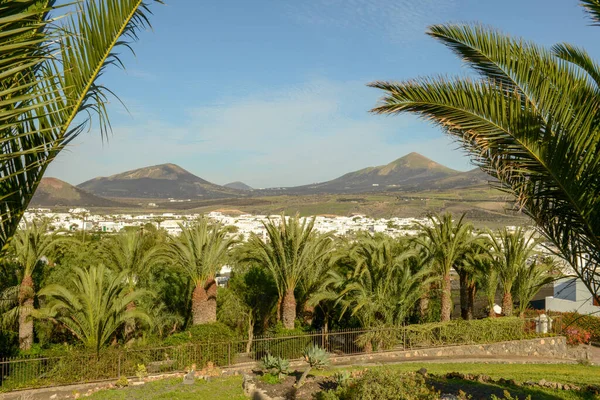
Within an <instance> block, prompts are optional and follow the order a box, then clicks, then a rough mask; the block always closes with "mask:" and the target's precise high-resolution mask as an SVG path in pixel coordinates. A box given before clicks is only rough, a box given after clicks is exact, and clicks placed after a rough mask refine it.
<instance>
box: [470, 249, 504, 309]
mask: <svg viewBox="0 0 600 400" xmlns="http://www.w3.org/2000/svg"><path fill="white" fill-rule="evenodd" d="M490 247H491V246H490ZM468 262H469V263H471V264H472V265H473V266H474V271H475V281H476V284H477V288H478V289H479V291H480V292H481V293H483V295H484V297H485V300H486V303H487V308H488V317H490V318H495V317H496V312H495V311H494V305H496V293H497V292H498V286H499V285H500V280H499V278H498V270H497V269H496V267H495V265H494V262H493V259H492V257H491V255H490V254H489V252H488V253H487V254H485V253H484V254H480V255H476V256H475V257H473V255H470V256H468Z"/></svg>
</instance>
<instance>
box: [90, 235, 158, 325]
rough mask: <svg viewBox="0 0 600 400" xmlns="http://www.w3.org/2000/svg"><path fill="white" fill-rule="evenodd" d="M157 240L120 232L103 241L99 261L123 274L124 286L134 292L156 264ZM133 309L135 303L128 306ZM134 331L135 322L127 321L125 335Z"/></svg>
mask: <svg viewBox="0 0 600 400" xmlns="http://www.w3.org/2000/svg"><path fill="white" fill-rule="evenodd" d="M159 245H160V243H159V242H158V238H157V237H156V236H155V235H153V234H152V233H146V234H144V233H143V231H141V230H140V231H138V230H132V231H124V232H120V233H118V234H116V235H113V236H110V237H108V238H106V240H104V241H103V242H102V243H101V244H100V247H99V254H100V259H101V260H102V262H103V263H104V265H106V266H107V267H109V268H111V269H112V270H113V271H116V272H125V279H126V285H127V287H128V290H129V291H130V292H133V291H135V288H136V286H137V285H138V283H139V281H140V280H141V279H143V278H145V277H146V276H147V275H148V273H149V272H150V269H151V268H152V267H153V266H154V265H155V264H156V263H157V262H158V258H157V254H158V252H159V250H160V247H159ZM128 307H129V309H133V308H135V303H131V304H129V305H128ZM134 329H135V321H129V322H128V323H127V326H126V329H125V330H126V334H130V333H131V332H133V330H134Z"/></svg>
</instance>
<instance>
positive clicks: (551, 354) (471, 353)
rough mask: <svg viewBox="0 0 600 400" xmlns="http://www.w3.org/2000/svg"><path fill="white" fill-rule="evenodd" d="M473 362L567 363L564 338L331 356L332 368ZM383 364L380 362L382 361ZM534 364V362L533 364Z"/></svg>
mask: <svg viewBox="0 0 600 400" xmlns="http://www.w3.org/2000/svg"><path fill="white" fill-rule="evenodd" d="M440 357H449V358H457V359H459V358H461V357H465V358H473V357H493V358H502V357H534V358H535V357H537V358H552V359H569V358H571V357H570V354H569V352H568V351H567V341H566V338H565V337H564V336H555V337H546V338H538V339H528V340H513V341H508V342H498V343H491V344H474V345H463V346H448V347H434V348H428V349H414V350H396V351H388V352H383V353H371V354H364V355H356V356H332V357H331V361H332V362H333V363H334V364H341V363H346V362H348V361H350V360H363V361H368V360H373V359H378V360H382V359H387V361H388V362H393V361H401V360H410V359H414V358H418V359H424V358H425V359H426V358H440ZM382 361H383V360H382ZM533 361H534V362H535V360H533Z"/></svg>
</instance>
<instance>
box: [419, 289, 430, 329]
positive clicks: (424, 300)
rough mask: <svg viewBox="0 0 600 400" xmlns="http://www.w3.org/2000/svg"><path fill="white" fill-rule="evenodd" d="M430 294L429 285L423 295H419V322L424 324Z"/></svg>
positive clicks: (427, 312)
mask: <svg viewBox="0 0 600 400" xmlns="http://www.w3.org/2000/svg"><path fill="white" fill-rule="evenodd" d="M430 292H431V285H427V286H426V287H425V288H424V290H423V294H421V298H420V299H419V318H420V320H421V321H420V322H426V321H427V316H428V314H429V294H430Z"/></svg>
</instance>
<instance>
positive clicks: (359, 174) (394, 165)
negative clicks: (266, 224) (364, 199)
mask: <svg viewBox="0 0 600 400" xmlns="http://www.w3.org/2000/svg"><path fill="white" fill-rule="evenodd" d="M460 174H461V172H459V171H456V170H453V169H451V168H448V167H445V166H443V165H441V164H438V163H436V162H435V161H433V160H430V159H429V158H427V157H425V156H422V155H421V154H418V153H410V154H407V155H405V156H404V157H401V158H399V159H397V160H395V161H392V162H391V163H389V164H386V165H381V166H378V167H368V168H364V169H361V170H358V171H354V172H350V173H347V174H345V175H342V176H340V177H339V178H336V179H333V180H331V181H327V182H322V183H316V184H313V185H304V186H297V187H292V188H287V189H285V191H286V192H288V193H358V192H380V191H387V190H398V189H407V188H410V189H414V188H419V189H422V188H431V187H432V186H435V185H434V182H436V181H440V180H443V179H447V178H451V177H454V176H457V175H460Z"/></svg>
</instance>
